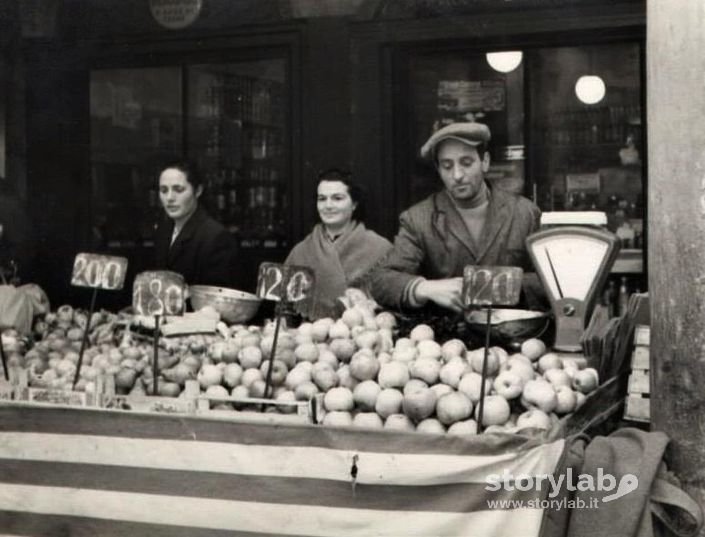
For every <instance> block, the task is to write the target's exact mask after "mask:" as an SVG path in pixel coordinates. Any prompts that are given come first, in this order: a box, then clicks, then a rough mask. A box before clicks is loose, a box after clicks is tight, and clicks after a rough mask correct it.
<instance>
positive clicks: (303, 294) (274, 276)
mask: <svg viewBox="0 0 705 537" xmlns="http://www.w3.org/2000/svg"><path fill="white" fill-rule="evenodd" d="M315 279H316V278H315V275H314V272H313V270H311V269H310V268H308V267H302V266H297V265H280V264H277V263H262V264H261V265H260V266H259V273H258V276H257V296H258V297H260V298H262V299H264V300H276V301H280V300H284V301H286V302H301V301H303V300H306V299H307V298H309V297H311V296H312V295H313V286H314V283H315Z"/></svg>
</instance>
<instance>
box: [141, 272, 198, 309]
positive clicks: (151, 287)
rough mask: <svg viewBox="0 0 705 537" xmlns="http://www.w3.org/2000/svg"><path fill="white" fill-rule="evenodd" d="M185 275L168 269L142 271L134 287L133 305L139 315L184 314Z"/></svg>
mask: <svg viewBox="0 0 705 537" xmlns="http://www.w3.org/2000/svg"><path fill="white" fill-rule="evenodd" d="M185 287H186V284H185V282H184V278H183V276H181V274H177V273H176V272H170V271H167V270H160V271H147V272H141V273H139V274H138V275H137V276H136V277H135V283H134V285H133V287H132V306H133V307H134V309H135V313H137V314H138V315H150V316H154V315H182V314H183V312H184V294H185V293H184V290H185Z"/></svg>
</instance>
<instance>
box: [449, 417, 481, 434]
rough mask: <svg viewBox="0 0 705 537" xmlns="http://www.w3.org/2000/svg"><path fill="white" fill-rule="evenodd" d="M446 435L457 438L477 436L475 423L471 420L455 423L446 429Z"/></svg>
mask: <svg viewBox="0 0 705 537" xmlns="http://www.w3.org/2000/svg"><path fill="white" fill-rule="evenodd" d="M448 434H452V435H458V436H462V435H473V434H477V422H476V421H475V420H473V419H469V420H465V421H458V422H455V423H454V424H453V425H451V426H450V427H448Z"/></svg>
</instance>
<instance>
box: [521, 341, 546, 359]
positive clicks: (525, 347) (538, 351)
mask: <svg viewBox="0 0 705 537" xmlns="http://www.w3.org/2000/svg"><path fill="white" fill-rule="evenodd" d="M521 353H522V354H523V355H524V356H526V357H527V358H529V360H531V361H532V362H535V361H536V360H538V359H539V358H541V356H543V355H544V354H546V344H545V343H544V342H543V341H541V340H540V339H537V338H529V339H527V340H526V341H524V342H523V343H522V344H521Z"/></svg>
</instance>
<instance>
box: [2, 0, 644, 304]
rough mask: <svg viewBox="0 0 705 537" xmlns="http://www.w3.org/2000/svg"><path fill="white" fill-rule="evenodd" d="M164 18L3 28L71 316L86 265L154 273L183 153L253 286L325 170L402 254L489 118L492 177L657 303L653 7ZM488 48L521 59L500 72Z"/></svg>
mask: <svg viewBox="0 0 705 537" xmlns="http://www.w3.org/2000/svg"><path fill="white" fill-rule="evenodd" d="M149 4H150V3H149V2H146V1H145V2H138V1H130V2H115V1H104V2H87V1H80V0H54V1H53V2H45V3H39V2H27V3H26V5H25V3H24V2H17V3H15V4H12V3H6V5H5V7H4V8H3V11H2V13H0V16H1V17H2V19H1V20H2V24H3V26H4V27H8V28H12V31H8V32H5V35H4V37H3V41H4V43H3V46H4V48H5V50H6V51H8V53H6V54H5V55H4V56H3V60H2V62H1V63H0V76H1V77H2V82H3V84H2V91H3V94H2V98H1V99H0V118H1V119H2V122H1V123H0V149H2V152H0V170H2V171H3V175H4V179H3V181H4V183H5V184H6V185H11V186H12V187H13V188H15V189H16V191H17V192H18V194H19V195H20V196H21V197H22V198H23V199H24V200H25V202H26V204H27V206H28V208H29V212H30V214H31V218H32V222H33V224H34V226H35V233H36V237H37V250H38V251H41V252H43V255H42V258H43V259H44V261H42V263H38V264H37V266H36V267H34V269H33V275H34V276H35V277H36V280H37V281H38V282H39V283H40V284H41V285H43V286H45V287H46V288H47V291H48V293H49V296H51V297H53V299H54V300H56V301H58V302H63V301H68V300H73V301H74V302H75V303H79V302H81V301H82V300H84V299H85V296H84V294H81V291H80V290H75V289H74V290H72V289H71V288H70V287H69V286H67V285H66V282H67V281H68V278H69V273H70V268H71V263H72V261H73V257H74V255H75V253H76V252H78V251H96V252H106V253H111V254H115V255H125V256H128V257H129V258H130V259H132V260H134V261H131V267H130V268H131V272H133V273H134V272H139V271H141V270H144V269H145V268H148V265H149V255H150V251H151V250H150V249H151V246H152V237H151V231H152V229H153V223H154V218H155V214H156V213H158V210H159V209H158V204H157V195H156V190H155V163H156V162H157V161H158V160H159V159H161V158H163V157H164V156H166V155H171V154H175V155H182V156H187V157H189V158H191V159H194V160H196V161H197V162H198V164H199V166H200V168H201V169H202V172H203V174H204V177H205V180H206V185H207V189H206V194H205V201H206V205H207V206H208V208H209V211H210V212H211V214H213V215H214V216H215V217H216V218H217V219H218V220H220V221H222V222H223V223H224V224H225V225H226V227H228V229H229V230H230V231H231V232H232V233H233V234H234V235H235V236H236V237H237V239H238V242H239V245H240V251H241V260H242V264H241V266H240V272H241V274H240V278H241V281H242V282H243V285H242V288H243V289H252V288H253V287H254V284H255V280H254V279H255V274H256V268H257V266H258V264H259V263H260V262H261V261H264V260H269V261H281V260H283V258H284V257H285V256H286V254H287V252H288V250H289V249H290V247H291V245H292V244H294V243H295V242H296V241H298V240H299V239H300V238H301V237H302V236H303V235H304V234H305V233H306V231H307V230H308V229H310V227H311V225H312V224H313V222H314V220H315V211H314V207H313V200H314V197H315V196H314V189H315V181H316V175H317V173H318V172H319V171H320V170H322V169H325V168H329V167H333V166H334V167H339V168H343V169H348V170H350V171H351V172H352V173H353V175H354V176H355V177H356V178H357V179H358V180H359V181H360V182H362V183H363V184H365V185H366V187H367V189H368V190H369V197H370V207H369V210H368V224H369V226H370V227H371V228H373V229H375V230H377V231H378V232H379V233H381V234H383V235H385V236H387V237H388V238H390V239H391V238H392V237H393V235H394V233H395V231H396V227H397V217H398V214H399V213H400V212H401V211H402V210H403V209H404V208H406V207H408V206H409V205H411V204H412V203H414V202H416V201H418V200H420V199H421V198H422V197H423V196H425V195H426V194H428V193H429V192H430V191H432V190H434V189H436V188H438V184H437V183H436V180H435V174H434V170H433V169H431V168H430V167H429V166H428V165H427V164H424V163H423V162H422V161H421V159H420V158H419V157H418V151H419V147H420V146H421V144H422V143H423V141H424V140H425V139H426V138H427V137H428V135H429V134H430V132H431V131H432V129H434V128H438V127H439V126H442V125H444V124H446V123H448V122H451V121H457V120H467V119H473V118H474V119H478V120H480V121H483V122H485V123H487V124H488V125H489V126H490V127H491V130H492V133H493V143H492V148H491V156H492V162H493V165H492V168H491V171H490V178H491V180H492V181H493V182H495V183H496V184H499V185H500V186H502V187H503V188H508V189H510V190H515V191H517V192H521V193H523V194H524V195H526V196H527V197H529V198H532V199H533V200H534V201H536V203H537V204H538V205H539V206H540V207H541V208H542V210H545V211H549V210H591V209H592V210H595V209H597V210H602V211H605V212H606V213H607V214H608V219H609V227H610V228H611V229H612V231H615V232H616V233H617V234H618V235H619V236H620V238H621V239H622V246H623V254H622V257H621V258H620V260H619V261H618V263H617V264H616V266H615V271H616V272H617V273H618V274H615V276H614V277H615V279H616V280H617V282H618V281H619V280H620V279H621V277H622V276H625V275H626V276H628V277H629V285H630V287H631V288H632V289H631V290H636V289H637V288H640V289H641V290H644V289H643V287H644V285H645V284H644V282H645V277H644V263H643V260H644V259H645V257H644V248H645V246H646V233H645V231H646V230H645V228H644V225H643V222H644V218H645V215H644V206H645V203H644V198H645V195H646V188H647V175H646V164H647V163H646V159H645V154H646V153H645V151H646V145H645V144H646V140H645V128H644V125H645V112H644V109H645V107H644V103H645V84H644V63H645V59H644V35H645V6H644V3H643V2H641V1H627V0H624V1H620V2H606V1H598V0H593V1H580V2H577V1H572V0H565V1H562V2H548V1H542V0H531V1H529V0H526V1H520V0H517V1H513V2H501V3H499V2H490V1H465V2H460V1H450V0H438V1H434V2H432V1H430V0H416V1H413V2H402V1H399V0H397V1H393V0H356V1H354V0H336V1H333V0H330V1H327V2H304V1H295V0H278V1H276V0H267V1H263V0H241V1H237V2H231V1H228V0H208V1H206V0H204V1H203V2H202V9H201V11H200V13H199V14H198V17H197V18H196V20H195V21H194V22H193V23H192V24H190V25H188V26H187V27H185V28H182V29H168V28H165V27H164V26H162V25H160V24H159V23H158V22H157V20H156V19H155V18H154V16H153V15H152V13H150V9H149ZM490 52H492V53H497V52H502V53H509V54H504V55H503V56H502V57H503V58H505V59H506V58H507V57H508V58H509V59H512V57H513V58H514V60H515V62H516V60H517V58H518V57H519V61H518V64H516V65H515V66H508V67H506V66H500V67H499V69H500V70H497V69H498V68H497V67H495V68H493V67H491V66H490V64H489V63H488V58H487V53H490ZM517 53H520V55H519V54H517ZM500 59H502V58H500ZM503 71H506V72H503ZM583 75H597V76H600V77H601V79H602V81H603V82H604V85H603V89H604V96H603V97H602V98H601V99H600V100H599V101H598V102H596V103H595V104H586V103H585V102H582V101H581V100H580V99H579V98H578V97H577V94H576V92H575V84H576V81H577V79H578V78H580V77H581V76H583ZM598 89H599V88H598ZM79 295H80V296H79ZM102 300H104V301H105V304H106V305H108V304H109V305H112V306H115V305H120V304H123V305H124V303H126V300H124V297H115V296H112V297H103V298H102ZM111 301H112V302H111Z"/></svg>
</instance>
